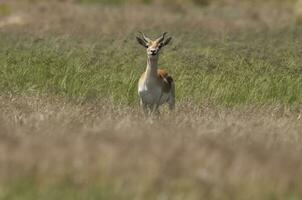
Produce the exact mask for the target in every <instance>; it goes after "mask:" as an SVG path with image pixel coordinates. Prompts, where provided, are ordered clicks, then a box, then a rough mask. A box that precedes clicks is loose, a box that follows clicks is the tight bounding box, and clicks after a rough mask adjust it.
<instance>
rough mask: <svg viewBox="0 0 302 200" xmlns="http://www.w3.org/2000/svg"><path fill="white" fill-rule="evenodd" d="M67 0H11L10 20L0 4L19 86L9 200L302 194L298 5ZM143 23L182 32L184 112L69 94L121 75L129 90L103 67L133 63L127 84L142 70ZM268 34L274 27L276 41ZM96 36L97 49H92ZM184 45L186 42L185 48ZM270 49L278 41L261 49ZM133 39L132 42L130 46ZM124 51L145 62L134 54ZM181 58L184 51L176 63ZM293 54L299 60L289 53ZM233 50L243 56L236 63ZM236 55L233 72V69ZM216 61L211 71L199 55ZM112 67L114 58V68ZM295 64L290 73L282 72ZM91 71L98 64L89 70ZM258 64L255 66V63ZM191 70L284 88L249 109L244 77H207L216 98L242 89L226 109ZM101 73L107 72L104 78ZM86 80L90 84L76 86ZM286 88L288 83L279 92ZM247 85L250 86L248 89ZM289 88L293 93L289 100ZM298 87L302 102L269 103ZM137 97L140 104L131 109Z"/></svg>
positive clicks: (11, 113) (11, 120) (8, 134)
mask: <svg viewBox="0 0 302 200" xmlns="http://www.w3.org/2000/svg"><path fill="white" fill-rule="evenodd" d="M28 2H31V4H28ZM60 2H65V3H58V2H56V3H54V2H53V1H51V2H49V1H48V2H47V1H43V2H41V3H37V2H36V1H22V2H21V1H10V2H8V3H7V5H8V7H6V6H5V8H4V11H5V12H4V11H3V12H4V14H3V13H2V14H3V15H2V14H1V8H0V14H1V16H0V31H1V32H0V33H1V34H2V35H3V36H4V37H3V38H5V39H3V40H0V41H1V42H2V43H1V44H5V45H2V47H1V49H0V50H1V54H2V56H0V58H1V59H0V60H1V67H2V68H0V69H1V70H2V69H3V71H5V73H6V74H5V73H1V77H2V78H3V79H1V81H0V82H1V87H3V88H2V89H3V90H5V92H6V94H3V93H1V96H0V188H1V189H0V199H22V200H29V199H72V200H74V199H106V200H109V199H136V200H139V199H147V200H148V199H158V200H169V199H173V200H178V199H186V200H195V199H196V200H200V199H206V200H212V199H213V200H220V199H221V200H228V199H229V200H236V199H238V200H255V199H257V200H260V199H264V200H266V199H268V200H275V199H280V200H287V199H288V200H296V199H297V200H298V199H301V197H302V193H301V191H302V190H301V189H302V181H301V180H302V159H301V153H302V148H301V142H302V134H301V133H302V131H301V130H302V124H301V121H300V120H299V118H300V110H301V107H300V106H299V100H300V99H301V98H300V96H299V94H300V93H299V91H300V90H298V89H299V88H298V89H296V86H297V85H298V84H299V83H300V82H299V80H300V79H299V78H295V77H296V76H294V75H297V74H299V72H300V71H299V70H300V67H299V66H300V63H301V60H300V58H299V56H298V53H297V51H296V50H299V47H296V46H298V45H297V43H296V40H295V39H296V38H295V37H294V36H295V35H299V34H298V33H300V32H299V29H297V30H296V29H293V31H292V32H290V31H291V29H290V28H289V29H290V31H289V32H286V31H284V29H286V30H287V28H288V27H292V26H293V25H294V22H295V20H294V18H295V16H294V14H293V12H292V7H291V6H290V4H289V3H281V4H277V3H275V2H274V3H271V1H270V2H269V3H263V4H257V3H255V2H253V3H248V2H247V1H245V2H242V3H238V2H237V3H236V2H235V3H234V2H233V1H230V3H229V4H219V3H213V4H210V5H209V6H208V7H202V8H195V7H192V5H181V6H172V7H169V6H163V5H162V4H152V5H150V6H145V5H132V4H131V5H123V6H117V7H116V6H112V5H109V6H108V5H103V4H101V5H97V6H90V5H81V4H74V3H68V2H71V1H60ZM232 2H233V3H232ZM150 16H152V17H150ZM12 19H17V20H12ZM137 30H144V31H147V32H148V33H150V34H151V35H152V34H153V35H155V34H158V32H161V31H168V32H172V33H173V36H174V37H175V46H174V49H173V48H171V52H172V53H171V54H170V55H168V56H167V57H166V58H165V59H166V60H165V63H172V61H173V62H174V63H173V64H175V65H176V64H178V65H177V66H178V68H177V69H176V68H173V73H174V74H173V76H174V77H177V78H178V85H177V87H178V89H179V90H178V92H179V93H178V95H179V97H181V98H182V101H181V102H180V101H178V102H177V103H178V104H177V110H176V111H175V113H174V114H173V115H168V114H167V113H166V112H163V114H162V116H161V117H160V119H153V120H152V119H145V118H144V117H143V116H142V114H141V113H140V111H139V110H138V108H137V107H134V106H127V105H126V103H125V104H122V105H117V104H114V103H113V102H112V101H111V99H110V98H109V97H108V99H106V98H104V99H103V100H100V101H97V100H99V99H98V98H96V95H94V93H93V92H92V93H93V94H92V95H90V96H91V97H90V96H89V95H88V96H89V98H91V99H92V100H91V101H89V100H90V99H89V98H87V99H88V100H87V101H85V100H84V101H81V102H82V103H81V104H79V103H78V102H79V101H76V102H77V103H75V102H73V101H72V100H70V98H67V97H66V96H68V94H71V95H70V96H72V97H74V98H75V99H76V97H77V95H78V96H81V94H82V93H84V92H85V91H83V90H86V89H85V87H86V86H87V88H88V89H95V87H96V85H98V83H101V84H102V85H103V87H100V88H101V89H100V91H101V92H100V94H101V95H103V96H106V97H107V96H109V93H106V92H108V91H107V90H106V89H108V87H109V86H108V82H110V83H111V84H112V85H110V88H113V91H118V90H120V91H125V89H124V88H126V87H120V85H121V81H120V80H121V79H120V77H117V76H116V77H114V78H115V79H114V80H113V79H112V80H109V81H108V82H106V80H107V79H106V80H105V79H104V78H106V76H103V74H102V73H101V72H103V71H102V70H107V71H106V72H108V74H109V72H112V71H113V72H114V73H117V72H119V71H122V73H121V74H122V75H123V81H127V80H129V79H128V78H129V77H128V75H129V74H131V75H133V76H134V75H135V73H138V72H137V71H138V70H141V68H138V67H137V68H130V67H132V65H133V63H135V62H136V61H133V59H132V58H137V57H138V55H139V56H141V57H140V59H141V60H139V59H138V62H139V63H143V57H142V55H143V54H142V51H139V50H137V48H136V46H135V47H134V43H132V39H133V37H134V35H135V33H136V31H137ZM280 30H283V31H280ZM267 31H271V32H270V34H271V35H272V42H270V40H269V39H268V38H270V34H267V35H266V33H267ZM249 32H252V34H251V35H248V34H247V35H248V36H246V37H244V36H242V34H241V33H249ZM257 33H260V34H257ZM262 33H263V34H262ZM28 35H30V37H28ZM243 35H244V34H243ZM289 35H290V36H289ZM236 37H237V38H236ZM259 37H260V39H259ZM291 37H292V38H294V39H292V38H291ZM296 37H297V38H298V39H297V41H299V37H298V36H296ZM24 38H25V39H24ZM49 38H50V39H49ZM66 38H67V39H66ZM228 38H230V39H228ZM23 39H24V40H23ZM130 40H131V41H130ZM204 40H205V41H207V40H209V41H211V42H208V43H207V42H204ZM228 40H229V41H230V40H233V41H232V42H229V41H228ZM95 41H98V43H97V44H96V45H95V46H93V44H95ZM129 41H130V42H129ZM196 41H197V42H196ZM215 41H216V42H215ZM254 41H255V42H254ZM265 41H268V43H265ZM274 41H278V44H280V46H279V47H277V45H276V42H274ZM279 41H283V43H279ZM127 42H128V43H127ZM223 42H225V44H223V45H218V44H221V43H223ZM180 43H181V44H184V46H185V48H183V49H181V48H180V47H183V46H180ZM254 43H255V45H254ZM16 44H17V45H16ZM104 44H105V45H107V46H105V47H104ZM108 44H112V45H108ZM266 44H267V46H269V48H267V49H266V51H263V52H262V51H261V52H260V50H262V49H263V48H262V47H263V46H264V45H266ZM294 44H295V45H296V46H294ZM102 45H103V46H102ZM114 45H115V46H114ZM203 45H204V46H203ZM253 45H254V46H253ZM290 45H292V46H293V47H292V48H290V47H291V46H290ZM91 46H93V47H91ZM121 46H123V47H124V48H118V47H121ZM70 49H71V50H70ZM107 49H108V51H106V50H107ZM129 49H130V50H131V51H129ZM134 49H135V50H134ZM179 49H181V50H179ZM78 50H79V51H78ZM117 50H119V51H117ZM271 50H272V51H271ZM274 50H275V51H274ZM284 50H287V51H284ZM232 51H234V52H232ZM267 51H269V52H267ZM87 52H88V53H87ZM125 52H127V53H129V52H130V53H131V56H132V57H131V58H130V59H129V58H127V60H126V59H124V58H125V56H124V53H125ZM173 52H174V53H173ZM175 52H176V53H175ZM179 52H180V53H179ZM228 52H231V53H230V54H228ZM237 52H238V53H237ZM272 52H273V53H272ZM284 52H285V53H284ZM293 52H295V53H296V54H297V55H296V54H294V53H293ZM232 53H233V54H232ZM270 53H271V54H270ZM100 54H101V56H102V57H101V58H100V59H98V57H99V55H100ZM234 54H236V55H241V56H242V57H240V56H239V57H238V58H237V57H236V56H234ZM8 55H9V56H10V57H9V58H7V56H8ZM18 55H19V56H18ZM65 55H66V57H64V56H65ZM175 55H184V56H183V57H181V56H178V57H179V60H176V61H175V59H173V56H175ZM288 55H292V57H291V56H288ZM109 56H112V60H113V61H116V63H114V62H111V58H109ZM123 56H124V57H123ZM283 56H287V57H286V58H288V59H281V58H280V57H282V58H283ZM233 57H236V58H234V59H238V60H235V61H236V62H235V61H234V60H232V59H230V58H233ZM117 58H119V59H117ZM277 58H278V59H277ZM279 58H280V59H279ZM227 59H228V61H229V62H228V66H229V67H230V68H229V69H228V68H226V67H224V65H223V64H224V63H222V64H221V63H220V62H221V61H224V62H225V61H227ZM249 59H250V60H249ZM135 60H136V59H135ZM204 60H206V61H205V62H204V65H205V68H202V67H200V62H203V61H204ZM141 61H142V62H141ZM237 61H238V62H237ZM104 63H105V64H104ZM108 63H109V64H112V65H113V64H115V65H114V67H112V66H111V67H112V68H111V70H112V71H110V69H109V67H108V66H107V65H106V64H108ZM234 63H240V64H241V65H240V66H241V68H239V67H240V66H239V65H238V66H235V67H231V66H233V64H234ZM262 64H263V66H262ZM287 64H291V65H290V68H283V66H284V65H287ZM66 65H67V67H66ZM91 65H93V66H92V67H91ZM121 65H122V66H123V67H124V69H123V70H124V71H123V70H121ZM20 66H21V67H23V68H21V67H20ZM25 66H26V67H25ZM31 66H34V67H32V68H31ZM41 66H42V67H41ZM45 66H46V68H43V67H45ZM83 66H90V67H91V68H89V67H87V68H85V70H87V71H85V70H82V68H81V67H83ZM184 66H185V67H187V68H185V67H184ZM217 66H218V67H217ZM219 66H220V67H221V66H222V67H221V68H220V67H219ZM242 66H243V67H242ZM251 66H253V67H254V68H253V69H255V70H249V69H250V68H251ZM276 66H281V67H280V68H277V67H276ZM47 67H51V69H49V68H47ZM64 67H65V68H64ZM257 67H259V68H257ZM212 68H213V69H212ZM245 68H246V69H247V70H246V69H245ZM4 69H5V70H4ZM12 69H14V70H15V71H14V70H12ZM36 69H39V70H40V71H39V70H36ZM60 69H62V71H60ZM108 69H109V70H108ZM126 69H127V70H126ZM242 69H244V70H242ZM54 70H55V72H54ZM77 70H78V71H77ZM89 70H90V71H89ZM93 70H95V71H93ZM135 70H136V71H135ZM190 70H191V71H190ZM215 70H216V71H215ZM224 70H225V71H224ZM228 70H229V71H228ZM238 70H239V71H238ZM240 70H242V71H240ZM257 70H259V71H257ZM261 70H265V71H264V72H262V71H261ZM290 70H292V71H290ZM3 71H1V72H3ZM36 71H38V72H37V73H36ZM133 71H135V73H134V72H133ZM188 71H189V72H190V73H191V74H196V75H198V73H203V74H204V76H200V77H205V78H208V79H205V80H208V81H211V80H212V77H214V78H215V76H212V75H215V74H216V73H217V74H219V73H221V74H227V73H224V72H228V73H229V74H233V75H236V73H234V72H244V73H246V74H247V76H246V77H248V76H250V75H253V76H255V77H259V76H260V78H261V77H262V75H263V80H262V79H259V80H260V84H261V83H263V84H268V85H264V86H263V87H267V88H268V89H267V90H263V91H270V86H271V85H270V84H269V83H272V85H274V86H275V89H276V90H272V91H276V94H275V93H273V95H272V98H267V99H265V95H264V94H258V93H256V94H255V96H256V97H257V98H258V97H259V99H260V100H259V102H260V103H259V104H257V103H255V104H252V103H250V104H249V105H246V104H243V105H241V106H237V105H236V102H240V101H236V99H235V100H234V98H235V97H236V94H237V92H238V91H239V90H237V89H236V87H238V86H241V85H243V84H242V82H240V81H238V80H237V81H236V79H234V82H228V80H224V81H226V83H228V84H229V86H230V87H224V84H221V85H219V86H221V90H220V91H218V92H217V90H219V88H216V85H215V84H214V85H211V84H205V86H204V90H203V91H200V93H202V92H205V91H209V92H208V94H209V95H210V94H213V95H214V96H215V92H217V94H220V93H219V92H221V91H222V93H223V92H224V91H225V90H230V91H233V93H232V94H235V95H233V96H230V99H231V97H232V98H233V99H231V100H229V99H224V98H220V99H219V100H221V102H222V103H221V104H220V105H224V104H223V103H224V101H227V100H229V101H231V102H233V104H232V105H233V107H232V108H227V107H223V106H221V107H220V106H219V105H216V106H213V105H215V104H214V103H213V102H211V98H209V104H211V106H209V105H207V104H206V103H201V102H198V105H197V103H196V102H194V103H192V102H188V101H187V100H186V98H185V96H186V94H188V93H190V91H189V92H188V89H187V87H186V86H187V85H186V83H187V82H185V81H186V80H191V79H190V78H188V77H187V74H186V72H188ZM204 71H206V72H204ZM289 71H290V73H289ZM17 72H18V73H17ZM71 72H73V73H74V76H73V74H71ZM132 72H133V73H132ZM267 72H268V74H265V73H267ZM287 72H288V73H287ZM97 73H99V74H100V76H93V75H94V74H97ZM257 73H259V74H257ZM276 74H278V75H279V76H280V77H283V76H285V75H287V76H286V77H285V78H284V80H283V79H281V82H274V81H275V79H270V78H271V77H275V76H273V75H276ZM14 75H15V76H14ZM241 75H242V74H241ZM264 75H266V76H264ZM279 76H277V78H276V80H277V79H278V77H279ZM92 77H93V78H94V79H92ZM200 77H198V76H197V77H195V79H194V81H195V82H194V86H196V90H194V91H195V92H197V91H199V88H198V87H197V86H200V84H199V82H198V81H199V80H200ZM221 77H225V76H221ZM236 77H239V76H236ZM5 78H7V80H6V79H5ZM44 78H45V80H44ZM76 78H79V80H80V81H78V82H77V81H73V80H74V79H76ZM46 79H47V80H46ZM66 80H67V81H66ZM68 80H69V82H68ZM70 80H72V81H70ZM77 80H78V79H77ZM81 80H82V81H83V82H84V83H82V82H81ZM90 80H92V81H91V82H90ZM131 80H132V79H131ZM133 80H134V79H133ZM217 80H218V81H219V80H220V77H219V76H218V79H217ZM256 80H258V79H256ZM266 80H272V81H271V82H269V81H267V82H265V81H266ZM282 80H283V81H282ZM261 81H262V82H261ZM286 81H288V82H286ZM290 81H292V82H290ZM44 83H45V84H44ZM69 83H70V84H69ZM85 83H86V84H85ZM122 83H123V82H122ZM205 83H206V82H205ZM209 83H212V82H209ZM251 83H254V82H253V79H251ZM284 83H287V84H288V85H289V86H287V85H282V86H283V87H277V86H279V85H281V84H284ZM47 84H49V85H50V86H49V87H46V86H45V85H47ZM278 84H279V85H278ZM129 85H130V84H129ZM209 86H212V91H214V92H212V91H210V89H209ZM248 86H250V85H248ZM298 86H299V85H298ZM5 87H6V88H5ZM45 88H46V89H45ZM50 88H54V89H53V90H55V89H57V88H58V91H59V92H58V94H59V95H62V96H63V97H57V96H55V95H53V96H51V95H52V94H53V93H52V91H49V90H50ZM83 88H84V89H83ZM238 88H240V87H238ZM130 89H131V90H130ZM130 89H129V88H128V90H127V88H126V90H127V91H130V92H129V93H131V94H130V95H129V96H131V97H132V96H134V95H135V93H134V92H133V95H132V90H133V91H134V90H135V89H134V88H130ZM216 89H217V90H216ZM61 91H63V92H61ZM79 91H80V92H79ZM92 91H95V90H92ZM181 91H182V94H181ZM192 91H193V90H192ZM242 91H244V92H245V93H244V92H242ZM242 91H241V94H248V91H247V92H246V91H245V88H244V87H243V89H242ZM253 91H257V90H253ZM260 91H261V90H260ZM278 91H282V92H284V93H282V94H283V96H282V94H281V95H279V93H278ZM55 92H57V91H55ZM60 92H61V93H60ZM64 92H65V93H64ZM81 92H82V93H81ZM102 92H104V93H102ZM7 93H10V94H11V95H10V96H9V95H7ZM116 93H117V94H118V92H116ZM288 93H289V94H294V95H293V99H290V100H288V104H289V105H291V104H293V105H294V106H292V107H290V109H289V108H287V107H286V106H284V105H281V104H280V106H278V105H279V104H278V103H274V104H273V103H271V104H270V102H271V101H270V100H272V99H273V102H279V101H280V99H282V98H283V97H284V96H285V97H284V98H285V99H286V95H287V94H288ZM45 94H46V96H47V97H44V96H43V95H45ZM74 94H75V95H74ZM85 94H86V93H85ZM120 94H122V95H123V94H125V93H122V92H121V93H120ZM127 94H128V93H127ZM194 94H195V93H193V94H192V95H194ZM223 94H224V93H223ZM265 94H266V93H265ZM296 94H298V95H296ZM39 95H40V96H39ZM181 95H182V96H181ZM257 95H259V96H257ZM83 96H85V95H83ZM124 96H126V95H124ZM243 96H244V95H243ZM97 97H98V96H97ZM110 97H111V96H110ZM119 97H121V96H118V95H117V96H116V98H119ZM218 97H220V96H219V95H218ZM222 97H224V96H222ZM269 97H270V96H269ZM188 98H189V97H188ZM257 98H256V99H257ZM262 98H263V99H262ZM133 99H134V98H132V99H131V98H130V100H129V102H130V103H132V105H133V104H134V103H135V101H134V100H133ZM76 100H77V99H76ZM93 102H95V103H93ZM116 102H119V101H116ZM125 102H127V101H125ZM204 102H206V101H204ZM234 102H235V103H234ZM243 102H253V101H243ZM280 102H283V101H280ZM284 102H286V101H285V100H284ZM261 103H264V104H265V103H266V106H261V105H260V104H261ZM234 104H235V105H234ZM262 105H263V104H262Z"/></svg>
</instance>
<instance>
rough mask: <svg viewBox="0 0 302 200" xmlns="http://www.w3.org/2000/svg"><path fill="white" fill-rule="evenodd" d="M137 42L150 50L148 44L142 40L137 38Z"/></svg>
mask: <svg viewBox="0 0 302 200" xmlns="http://www.w3.org/2000/svg"><path fill="white" fill-rule="evenodd" d="M136 40H137V42H138V43H139V44H140V45H142V46H143V47H145V48H148V45H147V43H146V42H145V41H144V40H143V39H142V38H139V37H136Z"/></svg>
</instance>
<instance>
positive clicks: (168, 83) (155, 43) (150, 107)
mask: <svg viewBox="0 0 302 200" xmlns="http://www.w3.org/2000/svg"><path fill="white" fill-rule="evenodd" d="M140 34H141V37H136V39H137V41H138V43H139V44H140V45H142V46H143V47H145V48H146V49H147V67H146V70H145V72H144V73H143V74H142V75H141V77H140V79H139V82H138V95H139V98H140V105H141V107H142V108H143V110H144V112H145V114H153V113H155V114H158V113H159V110H158V108H159V106H160V105H162V104H164V103H168V104H169V109H170V110H173V109H174V106H175V85H174V81H173V79H172V77H171V76H169V75H168V73H167V71H166V70H164V69H158V67H157V63H158V58H159V53H160V50H161V49H162V47H164V46H166V45H167V44H169V42H170V41H171V39H172V38H171V37H169V38H167V39H165V36H166V34H167V33H164V34H163V35H162V36H161V37H159V38H158V39H156V40H151V39H150V38H148V37H146V36H145V35H144V33H142V32H140Z"/></svg>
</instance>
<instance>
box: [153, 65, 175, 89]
mask: <svg viewBox="0 0 302 200" xmlns="http://www.w3.org/2000/svg"><path fill="white" fill-rule="evenodd" d="M157 76H158V77H159V78H160V79H161V80H163V92H165V93H167V92H169V91H170V90H171V87H172V82H173V78H172V77H171V76H169V74H168V72H167V71H166V70H164V69H158V70H157Z"/></svg>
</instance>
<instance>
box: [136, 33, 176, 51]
mask: <svg viewBox="0 0 302 200" xmlns="http://www.w3.org/2000/svg"><path fill="white" fill-rule="evenodd" d="M140 34H141V37H136V40H137V42H138V43H139V44H140V45H142V46H143V47H145V48H146V49H147V55H148V56H149V57H157V56H158V54H159V52H160V50H161V48H162V47H164V46H166V45H167V44H169V43H170V41H171V39H172V37H168V38H167V39H165V36H166V34H167V33H166V32H165V33H163V34H162V36H160V37H159V38H157V39H156V40H151V39H150V38H148V37H147V36H145V34H144V33H142V32H140Z"/></svg>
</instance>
